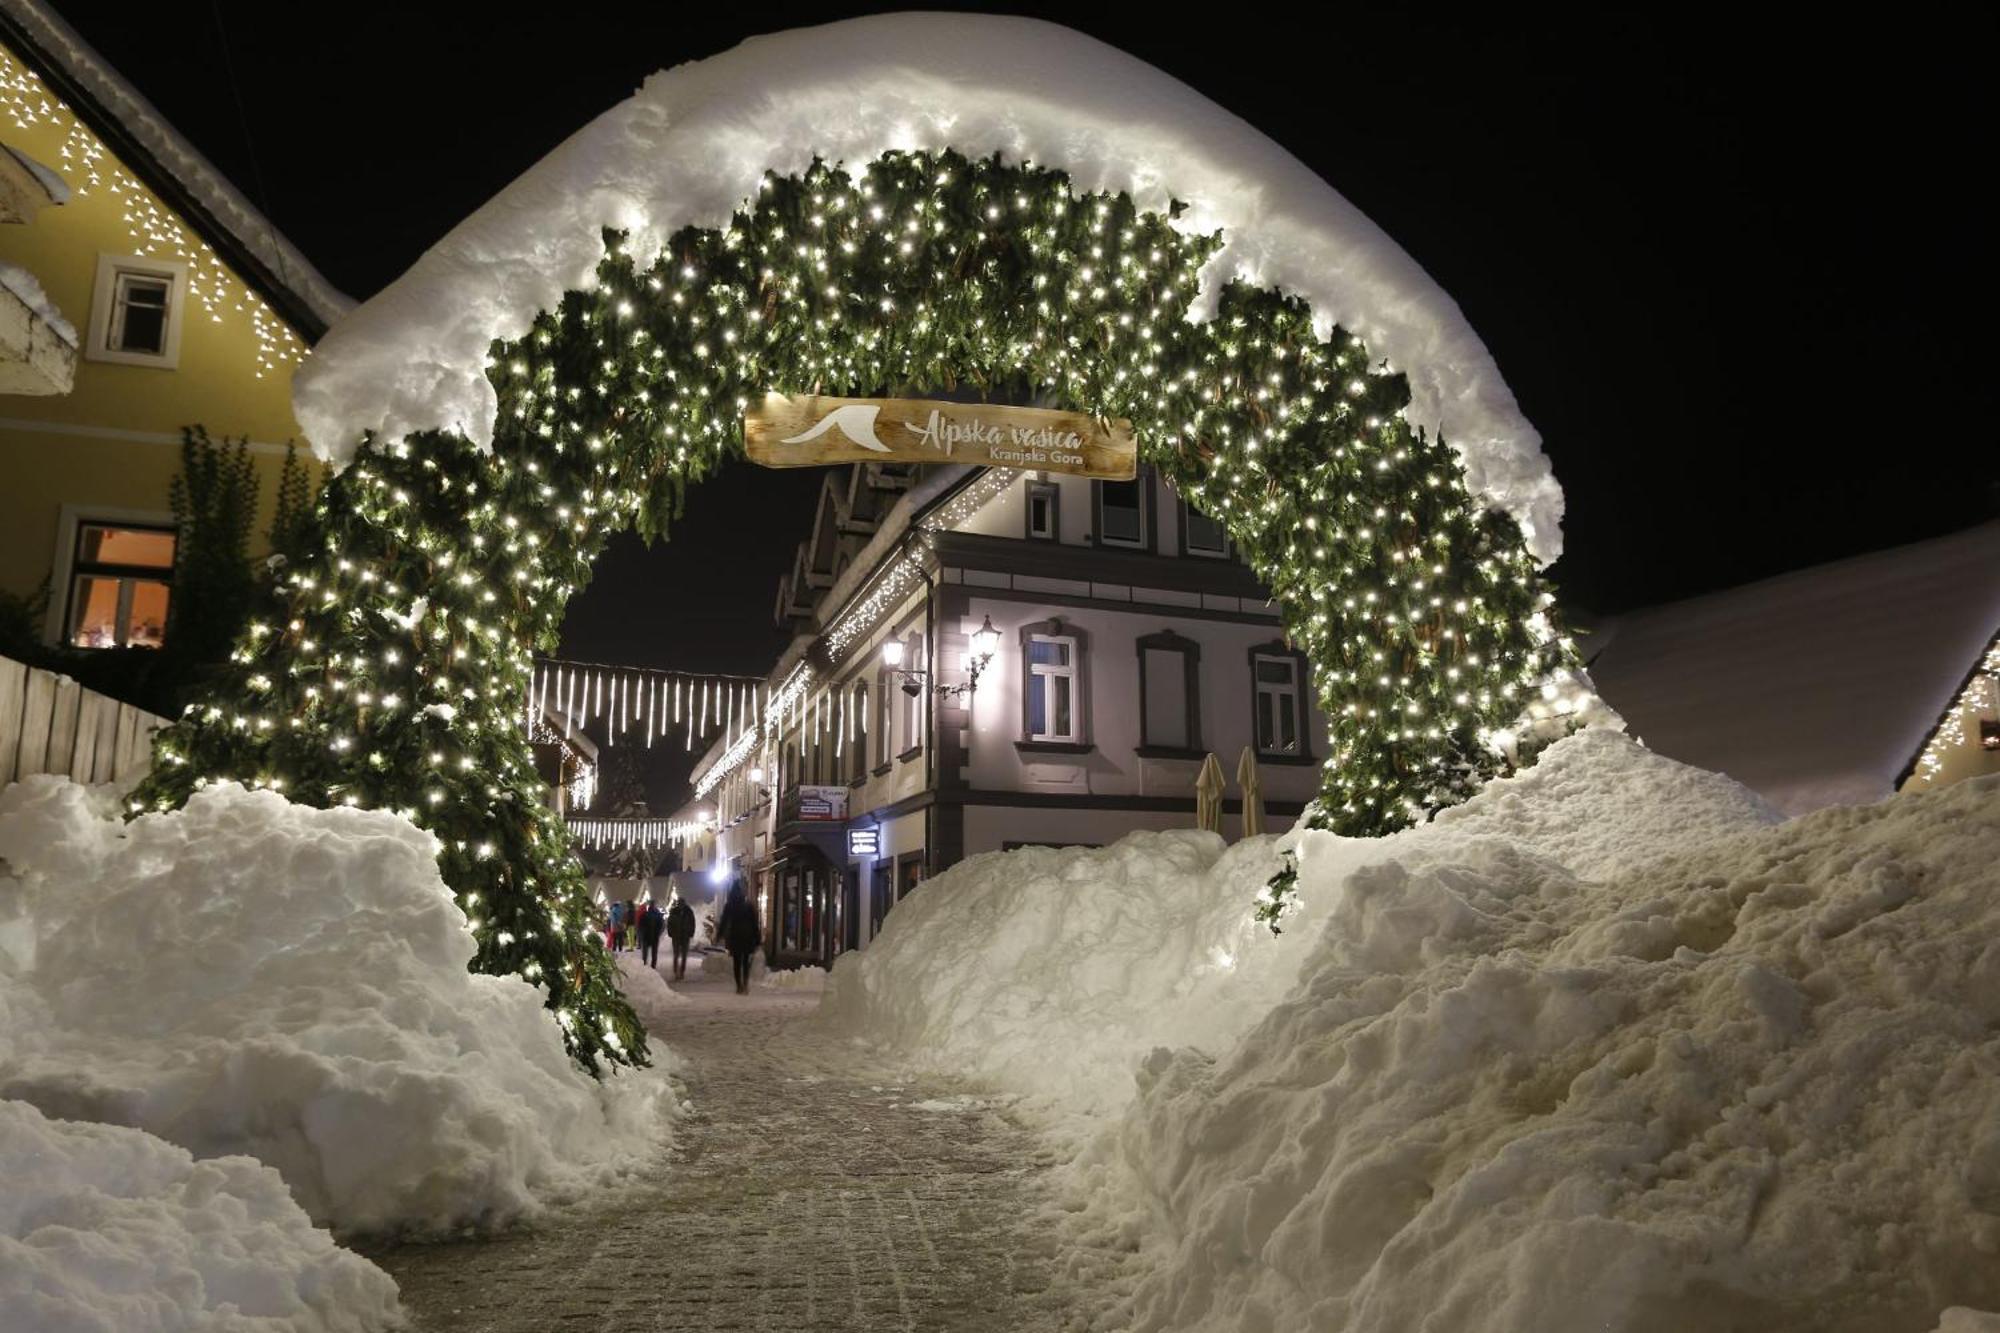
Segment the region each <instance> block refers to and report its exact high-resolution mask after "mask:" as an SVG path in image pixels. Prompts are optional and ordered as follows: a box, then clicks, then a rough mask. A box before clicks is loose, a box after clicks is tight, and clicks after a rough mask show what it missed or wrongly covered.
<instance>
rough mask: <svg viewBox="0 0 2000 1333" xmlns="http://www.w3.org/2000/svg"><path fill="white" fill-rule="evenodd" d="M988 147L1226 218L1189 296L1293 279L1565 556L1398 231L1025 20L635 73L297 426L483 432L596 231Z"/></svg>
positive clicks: (598, 250) (357, 329)
mask: <svg viewBox="0 0 2000 1333" xmlns="http://www.w3.org/2000/svg"><path fill="white" fill-rule="evenodd" d="M947 148H949V149H955V150H956V151H958V152H960V153H962V154H964V155H965V156H967V157H970V158H981V157H986V156H989V155H991V154H994V153H998V154H1000V155H1002V156H1003V157H1005V158H1008V159H1010V160H1013V161H1017V162H1032V163H1034V164H1036V165H1039V166H1045V167H1055V168H1057V169H1059V170H1061V171H1062V172H1064V173H1065V174H1067V175H1068V176H1069V178H1070V181H1071V183H1072V184H1073V185H1074V187H1075V188H1076V189H1077V190H1079V191H1091V192H1094V191H1105V192H1108V193H1114V194H1116V193H1121V192H1122V193H1125V194H1129V195H1130V196H1131V198H1132V200H1133V202H1134V203H1135V204H1137V205H1138V206H1139V207H1140V208H1141V209H1145V210H1149V211H1153V212H1160V213H1165V212H1166V211H1167V210H1168V209H1169V206H1170V205H1171V204H1172V203H1173V201H1176V200H1178V201H1180V202H1181V203H1183V204H1185V205H1186V208H1185V210H1184V211H1182V212H1181V213H1180V215H1179V217H1178V219H1177V225H1178V226H1179V227H1180V228H1181V229H1182V230H1183V231H1186V232H1189V233H1201V234H1206V233H1212V232H1220V233H1221V236H1222V248H1221V249H1220V250H1219V251H1217V252H1216V254H1215V256H1214V257H1213V258H1212V259H1211V260H1210V262H1209V264H1208V267H1207V269H1206V271H1205V272H1204V273H1203V287H1202V292H1201V295H1200V297H1199V298H1198V299H1197V300H1196V302H1195V304H1194V306H1193V308H1192V310H1191V311H1190V314H1191V315H1192V316H1194V317H1198V318H1206V317H1207V316H1209V315H1212V314H1213V313H1214V308H1215V301H1216V296H1217V293H1218V292H1219V291H1220V290H1221V288H1222V286H1223V284H1224V283H1226V282H1228V281H1230V280H1232V279H1235V280H1240V281H1243V282H1246V283H1248V284H1250V285H1252V286H1257V287H1276V288H1280V289H1282V290H1284V291H1286V292H1288V293H1291V294H1293V295H1295V296H1300V297H1303V298H1304V299H1305V300H1307V301H1309V302H1310V303H1311V305H1312V309H1313V314H1314V317H1315V319H1316V321H1317V322H1318V324H1319V326H1320V331H1321V332H1322V333H1325V332H1326V331H1327V329H1328V328H1330V327H1331V326H1332V325H1334V324H1338V325H1340V326H1341V327H1342V328H1344V329H1345V330H1347V332H1349V333H1351V334H1353V335H1355V336H1356V337H1358V338H1360V339H1361V341H1362V342H1363V343H1365V344H1366V345H1367V346H1368V348H1369V349H1370V351H1371V352H1372V353H1373V354H1374V355H1375V356H1376V357H1378V358H1383V359H1385V360H1386V361H1387V363H1388V365H1389V367H1390V368H1391V369H1393V370H1395V371H1397V372H1399V373H1400V374H1401V375H1402V376H1403V377H1404V378H1405V379H1406V380H1407V382H1408V384H1409V391H1410V402H1409V406H1408V407H1407V408H1406V409H1405V413H1404V415H1405V416H1406V417H1407V418H1408V420H1409V421H1410V423H1411V424H1412V425H1414V426H1416V427H1418V428H1419V429H1421V430H1424V431H1426V432H1428V433H1430V434H1432V435H1434V436H1440V437H1442V438H1443V439H1444V440H1445V441H1446V442H1447V443H1448V444H1449V445H1450V446H1451V448H1452V449H1453V451H1454V452H1455V453H1456V454H1457V455H1458V457H1459V459H1460V461H1461V462H1462V463H1463V465H1464V467H1465V474H1466V482H1467V484H1468V486H1469V487H1470V489H1471V490H1472V491H1473V492H1474V493H1475V494H1477V495H1479V496H1482V497H1484V498H1485V499H1486V501H1487V502H1488V503H1490V504H1491V505H1492V506H1493V507H1494V508H1496V509H1498V510H1500V511H1501V512H1503V513H1506V514H1508V515H1511V516H1512V517H1513V518H1514V519H1515V520H1516V521H1517V522H1518V523H1519V524H1520V525H1521V531H1522V535H1523V537H1524V538H1525V540H1526V542H1527V545H1528V549H1529V550H1530V552H1532V553H1533V555H1534V556H1535V558H1536V560H1537V561H1538V562H1539V563H1541V564H1543V565H1547V564H1550V563H1552V562H1553V561H1554V560H1555V558H1556V557H1557V556H1558V555H1560V554H1562V527H1561V525H1562V512H1563V498H1562V490H1561V488H1560V487H1559V486H1558V485H1557V484H1556V481H1555V478H1554V477H1553V475H1551V473H1550V470H1549V464H1548V460H1547V459H1546V458H1545V457H1544V456H1543V454H1542V451H1541V437H1540V436H1539V435H1538V434H1537V433H1536V431H1535V428H1534V427H1533V426H1532V425H1530V424H1529V422H1528V420H1527V418H1526V417H1524V416H1522V414H1521V410H1520V408H1519V407H1518V406H1517V405H1516V404H1515V401H1514V395H1513V393H1512V392H1511V391H1510V390H1509V389H1508V388H1507V384H1506V382H1505V381H1504V380H1503V379H1502V378H1501V376H1500V371H1499V368H1498V367H1497V366H1496V365H1495V364H1494V361H1493V357H1492V354H1491V353H1489V352H1488V351H1487V350H1486V346H1485V344H1484V343H1482V342H1481V341H1480V339H1479V335H1478V334H1477V333H1475V332H1473V329H1472V326H1471V325H1470V324H1469V323H1468V322H1467V321H1466V318H1465V315H1464V313H1463V312H1462V311H1460V310H1459V308H1458V305H1457V303H1456V302H1454V301H1453V300H1452V299H1451V297H1450V296H1448V295H1447V294H1446V293H1445V292H1444V290H1443V289H1442V288H1440V287H1439V286H1438V285H1437V283H1436V282H1434V281H1433V280H1432V279H1431V277H1430V275H1429V274H1427V273H1425V272H1424V271H1423V269H1422V268H1421V267H1419V266H1418V264H1417V263H1416V261H1415V260H1413V259H1411V258H1410V256H1409V255H1407V254H1405V253H1404V252H1403V249H1402V247H1400V246H1398V245H1397V244H1396V243H1395V241H1393V240H1391V239H1390V238H1389V236H1388V235H1387V234H1386V233H1384V232H1383V231H1382V229H1381V228H1380V227H1377V226H1376V225H1375V224H1374V223H1373V222H1371V221H1369V220H1368V218H1367V217H1365V216H1364V215H1363V214H1362V213H1361V211H1360V210H1359V209H1357V208H1356V207H1354V205H1352V204H1350V203H1349V202H1347V200H1345V199H1343V198H1342V197H1341V196H1340V195H1339V193H1337V192H1336V191H1335V190H1334V188H1333V187H1332V186H1330V185H1328V184H1327V183H1326V181H1324V180H1322V179H1321V178H1320V177H1319V176H1317V175H1315V174H1313V172H1312V171H1310V170H1309V169H1307V167H1306V166H1305V165H1304V164H1303V163H1301V162H1300V161H1299V160H1298V159H1297V158H1295V157H1293V156H1292V155H1291V154H1290V153H1287V152H1286V151H1285V150H1284V149H1283V148H1281V147H1279V146H1278V144H1277V143H1275V142H1274V141H1272V140H1271V139H1270V138H1269V137H1268V136H1266V135H1264V134H1263V133H1261V132H1259V131H1258V130H1257V129H1255V128H1254V127H1252V126H1251V125H1249V124H1248V123H1246V122H1245V121H1243V120H1242V119H1241V118H1239V117H1237V116H1235V115H1232V114H1231V113H1229V112H1228V111H1225V110H1223V109H1222V108H1221V107H1219V106H1217V105H1216V104H1215V103H1214V102H1211V101H1209V100H1208V99H1207V98H1206V97H1203V96H1202V95H1201V94H1200V93H1198V92H1196V91H1195V90H1194V89H1192V88H1190V87H1188V86H1187V85H1186V84H1184V83H1182V82H1180V81H1179V80H1178V79H1175V78H1173V77H1171V76H1169V75H1167V74H1165V73H1163V72H1161V71H1160V70H1157V69H1155V68H1153V67H1152V66H1151V65H1148V64H1146V63H1145V62H1143V61H1141V60H1138V59H1136V58H1134V57H1132V56H1130V55H1127V54H1125V53H1124V52H1122V51H1119V50H1117V49H1116V48H1114V47H1111V46H1107V45H1105V44H1104V43H1103V42H1100V41H1098V40H1096V39H1095V38H1092V37H1087V36H1085V35H1083V34H1082V33H1079V32H1076V31H1074V30H1072V29H1069V28H1064V27H1061V26H1059V25H1057V24H1053V23H1045V22H1042V21H1040V20H1036V19H1025V18H1010V17H1000V16H993V15H970V14H930V13H919V14H886V15H878V16H875V17H871V18H860V19H852V20H848V21H846V22H842V23H832V24H827V25H825V26H822V27H816V28H800V29H796V30H793V31H790V32H781V33H775V34H772V35H770V36H765V37H753V38H751V39H750V40H748V41H746V42H744V43H743V44H742V45H741V46H738V47H736V48H735V49H734V50H731V51H727V52H724V53H723V54H721V55H718V56H715V57H712V58H710V59H708V60H702V61H697V62H694V63H691V64H686V65H680V66H677V67H675V68H673V69H670V70H666V71H664V72H662V73H659V74H655V75H654V76H653V77H652V78H650V79H648V80H646V83H645V85H644V86H643V87H642V88H641V89H640V90H639V91H638V92H637V93H636V94H635V95H633V96H632V97H631V98H629V99H627V100H626V101H624V102H621V103H619V104H618V105H617V106H615V107H613V108H611V109H610V110H609V111H606V112H605V113H604V114H603V115H601V116H599V117H598V118H597V119H596V120H594V121H592V122H591V123H590V124H588V125H586V126H585V127H584V128H583V129H581V130H579V131H577V133H575V134H574V135H572V136H570V138H569V139H567V140H566V141H565V142H564V143H563V144H562V145H561V146H560V147H558V148H557V149H556V150H555V151H554V152H552V153H550V154H549V155H548V156H547V157H545V158H544V159H542V161H540V162H539V163H537V164H536V165H535V166H533V167H531V168H530V169H529V170H528V171H526V172H525V173H523V174H522V175H521V177H520V178H519V179H518V180H516V181H515V182H514V183H513V184H512V185H510V186H508V187H507V188H506V189H505V190H502V191H501V192H500V193H499V194H498V195H496V196H494V198H493V200H492V201H491V202H490V203H488V204H487V205H486V206H485V207H483V208H481V209H480V210H479V211H478V212H476V213H474V214H473V215H472V216H471V217H469V218H467V219H466V220H465V221H464V222H463V223H461V224H459V225H458V226H457V227H455V228H453V229H452V230H451V232H449V233H448V234H447V235H446V236H445V237H444V239H443V240H441V241H439V242H438V243H437V245H436V246H434V247H433V248H432V249H431V250H430V251H429V252H428V253H427V254H425V255H424V256H423V257H422V258H421V259H419V260H418V261H417V262H416V264H415V265H414V266H413V267H412V268H411V269H410V271H409V272H408V273H406V274H404V275H403V276H402V277H401V278H399V279H397V280H396V281H395V282H394V283H391V284H390V285H389V286H388V287H386V288H384V289H383V290H382V291H381V292H379V293H377V294H376V295H375V296H374V297H373V298H371V299H370V300H369V301H368V302H366V303H365V304H364V305H362V306H361V307H360V308H359V309H358V310H356V311H355V312H354V313H352V314H351V315H349V316H348V317H347V318H345V319H343V320H341V321H340V322H339V323H338V324H336V325H335V326H334V328H333V329H332V330H331V331H330V332H329V333H328V334H327V336H326V337H325V338H324V339H323V340H322V341H321V342H320V344H319V346H318V347H317V348H315V349H314V354H313V357H312V359H311V361H310V362H308V364H307V365H306V366H305V367H304V368H303V369H302V370H301V371H300V372H299V373H298V376H297V378H296V380H295V385H296V387H295V390H294V404H295V406H296V408H297V412H298V417H299V422H300V424H301V425H302V426H303V427H304V429H305V432H306V435H307V436H308V438H310V439H311V441H312V445H313V448H314V450H315V451H316V452H317V453H318V454H319V456H320V457H321V458H324V459H326V460H328V461H330V462H333V463H344V462H345V461H346V460H347V459H348V458H349V457H351V456H352V454H353V451H354V448H355V446H356V445H357V444H358V443H359V441H360V440H361V439H362V437H363V435H364V434H366V433H368V432H373V433H374V434H375V435H376V436H377V437H379V438H383V439H395V438H399V437H401V436H403V435H406V434H409V433H410V432H413V431H421V430H434V429H444V430H454V431H458V432H461V433H463V434H464V435H465V436H466V437H467V438H468V439H471V440H472V441H473V442H474V443H475V444H478V445H480V446H482V447H484V446H487V445H489V444H490V443H491V440H492V435H493V413H494V408H495V404H496V399H495V395H494V390H493V386H492V384H491V382H490V381H489V380H488V379H487V376H486V370H487V361H488V351H489V349H490V348H491V346H492V343H493V340H494V339H495V338H502V339H512V338H518V337H520V336H521V335H522V334H524V333H526V332H527V330H528V327H529V325H530V323H531V322H532V321H533V320H534V318H535V316H536V315H537V314H538V313H539V312H541V311H544V310H550V309H553V308H555V306H556V305H557V304H558V303H559V302H560V301H561V299H562V295H563V293H564V292H566V291H573V290H577V289H579V288H584V287H587V286H588V285H589V284H590V282H591V281H592V278H593V275H594V274H595V273H596V270H597V265H598V262H599V261H600V260H601V259H602V258H603V257H604V243H603V240H602V233H603V229H604V228H607V227H609V228H614V229H616V230H619V231H622V232H625V233H626V234H627V236H628V237H629V240H628V249H629V251H630V252H631V253H632V254H633V255H634V256H635V257H636V258H637V260H638V262H639V263H640V264H641V266H643V265H644V264H645V263H646V262H647V261H648V260H650V259H651V257H652V256H654V255H656V254H657V253H658V252H659V249H660V247H661V246H662V245H663V244H664V243H665V242H666V240H667V238H668V237H669V236H671V235H673V234H674V233H675V232H677V231H679V230H680V229H681V228H682V227H685V226H690V225H693V226H708V227H713V226H718V225H721V224H723V223H726V222H727V221H728V220H729V217H730V215H731V213H733V212H734V211H735V210H736V209H737V208H738V207H739V206H740V205H741V204H742V202H743V201H744V200H745V199H749V198H751V197H753V196H754V195H755V194H756V193H757V188H758V184H759V182H760V181H761V180H762V179H763V177H764V175H765V173H767V172H776V173H778V174H780V175H789V174H795V173H798V172H801V171H803V170H805V169H806V168H807V167H808V166H809V165H810V164H811V163H812V161H813V160H814V159H815V158H822V159H824V160H826V161H829V162H845V163H850V164H858V163H863V162H869V161H873V160H874V159H875V158H877V157H879V156H881V154H882V153H884V152H886V151H890V150H895V149H900V150H913V149H916V150H929V151H936V150H942V149H947Z"/></svg>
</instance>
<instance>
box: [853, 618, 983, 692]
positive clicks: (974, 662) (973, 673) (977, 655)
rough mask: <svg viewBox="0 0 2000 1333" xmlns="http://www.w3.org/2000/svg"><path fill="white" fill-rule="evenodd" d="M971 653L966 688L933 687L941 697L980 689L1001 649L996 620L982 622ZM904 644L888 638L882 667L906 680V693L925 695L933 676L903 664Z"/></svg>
mask: <svg viewBox="0 0 2000 1333" xmlns="http://www.w3.org/2000/svg"><path fill="white" fill-rule="evenodd" d="M970 645H971V648H972V651H971V653H969V654H968V655H967V657H966V662H965V683H964V684H963V685H930V688H931V689H932V690H934V691H935V692H937V693H938V694H970V693H972V691H974V690H976V689H978V688H979V673H980V672H982V671H984V670H985V669H986V667H987V665H988V664H989V663H990V662H992V660H993V654H994V653H996V652H998V651H999V650H1000V631H999V630H997V629H995V628H993V617H992V616H990V615H988V616H984V617H982V618H981V620H980V624H979V628H978V629H976V630H974V631H972V635H971V639H970ZM904 651H905V650H904V647H903V641H902V640H901V639H885V640H883V642H882V665H883V666H884V667H886V668H888V670H889V671H890V673H891V674H893V675H897V676H901V677H902V678H903V693H905V694H909V695H917V694H922V693H923V692H924V687H925V686H926V685H927V684H929V683H930V677H931V673H930V672H929V671H925V670H921V669H919V668H915V667H906V666H904V665H903V656H904Z"/></svg>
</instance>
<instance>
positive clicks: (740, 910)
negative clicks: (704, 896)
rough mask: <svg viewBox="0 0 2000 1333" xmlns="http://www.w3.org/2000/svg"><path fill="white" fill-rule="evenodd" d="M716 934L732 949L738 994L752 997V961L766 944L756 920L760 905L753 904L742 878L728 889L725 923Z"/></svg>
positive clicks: (725, 945)
mask: <svg viewBox="0 0 2000 1333" xmlns="http://www.w3.org/2000/svg"><path fill="white" fill-rule="evenodd" d="M716 933H717V934H719V935H721V936H722V944H723V947H724V948H726V949H728V950H729V961H730V963H731V964H732V965H733V966H732V967H731V969H730V970H731V972H732V973H733V974H734V976H735V978H736V993H737V994H738V995H747V994H749V993H750V959H751V957H752V956H753V955H755V954H756V952H757V946H758V945H759V944H761V943H762V942H763V939H764V928H763V926H762V925H760V924H759V923H758V921H757V904H756V903H755V902H752V901H751V899H750V893H749V890H748V889H747V888H746V887H745V886H744V883H743V881H742V880H741V879H739V880H737V881H736V882H735V883H734V884H732V885H730V886H729V898H728V900H727V901H726V902H724V903H723V904H722V920H721V922H720V925H719V929H718V930H717V932H716Z"/></svg>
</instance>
